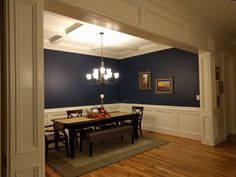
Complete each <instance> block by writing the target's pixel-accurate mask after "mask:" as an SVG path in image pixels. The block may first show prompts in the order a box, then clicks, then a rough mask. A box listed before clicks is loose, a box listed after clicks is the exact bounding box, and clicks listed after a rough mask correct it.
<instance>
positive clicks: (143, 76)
mask: <svg viewBox="0 0 236 177" xmlns="http://www.w3.org/2000/svg"><path fill="white" fill-rule="evenodd" d="M138 80H139V89H143V90H149V89H151V71H141V72H139V78H138Z"/></svg>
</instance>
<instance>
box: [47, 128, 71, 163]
mask: <svg viewBox="0 0 236 177" xmlns="http://www.w3.org/2000/svg"><path fill="white" fill-rule="evenodd" d="M44 132H45V133H44V134H45V157H46V159H47V156H48V151H49V150H51V149H56V150H59V148H61V147H65V149H66V155H67V156H69V148H68V136H67V134H66V132H65V129H64V128H56V126H55V125H54V124H53V125H46V126H45V130H44ZM51 144H54V146H53V145H51ZM62 144H64V145H62Z"/></svg>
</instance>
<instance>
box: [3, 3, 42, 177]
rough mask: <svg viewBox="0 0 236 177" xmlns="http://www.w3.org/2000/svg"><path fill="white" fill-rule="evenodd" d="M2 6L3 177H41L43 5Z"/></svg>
mask: <svg viewBox="0 0 236 177" xmlns="http://www.w3.org/2000/svg"><path fill="white" fill-rule="evenodd" d="M5 2H6V4H5V9H6V61H5V62H6V71H5V72H6V75H5V78H4V80H5V84H6V91H5V92H6V93H5V95H7V99H6V110H5V111H6V117H5V120H6V136H4V138H6V142H7V143H6V144H4V146H6V147H5V149H6V152H5V153H6V154H5V156H6V169H5V171H6V174H5V176H7V177H11V176H16V177H22V176H27V177H44V176H45V165H44V163H45V159H44V134H43V131H44V129H43V119H42V117H43V108H44V93H43V90H44V84H43V52H42V51H43V45H42V44H43V3H42V2H43V1H42V0H11V1H5Z"/></svg>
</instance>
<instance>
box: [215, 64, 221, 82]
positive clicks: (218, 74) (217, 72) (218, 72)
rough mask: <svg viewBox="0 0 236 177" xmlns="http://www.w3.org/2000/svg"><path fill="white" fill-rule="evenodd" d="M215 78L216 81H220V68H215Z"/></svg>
mask: <svg viewBox="0 0 236 177" xmlns="http://www.w3.org/2000/svg"><path fill="white" fill-rule="evenodd" d="M215 72H216V73H215V75H216V76H215V77H216V80H220V67H216V71H215Z"/></svg>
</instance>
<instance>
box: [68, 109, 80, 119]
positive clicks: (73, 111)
mask: <svg viewBox="0 0 236 177" xmlns="http://www.w3.org/2000/svg"><path fill="white" fill-rule="evenodd" d="M66 113H67V118H73V117H82V114H83V109H76V110H68V111H66ZM75 115H76V116H75Z"/></svg>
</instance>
